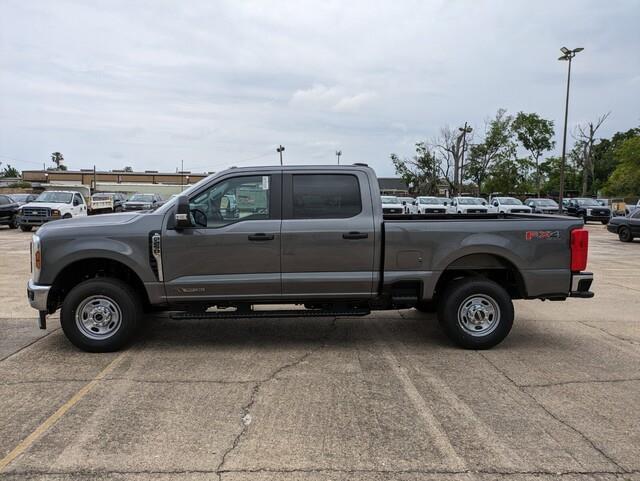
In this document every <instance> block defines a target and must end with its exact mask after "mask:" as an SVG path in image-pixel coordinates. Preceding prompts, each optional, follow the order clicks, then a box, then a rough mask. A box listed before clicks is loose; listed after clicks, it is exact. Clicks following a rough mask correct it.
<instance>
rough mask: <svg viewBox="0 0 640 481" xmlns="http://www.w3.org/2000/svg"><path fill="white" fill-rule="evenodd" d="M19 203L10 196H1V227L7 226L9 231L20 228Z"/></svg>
mask: <svg viewBox="0 0 640 481" xmlns="http://www.w3.org/2000/svg"><path fill="white" fill-rule="evenodd" d="M19 207H20V206H19V205H18V203H17V202H16V201H15V200H14V199H13V198H12V197H9V196H8V195H0V225H7V226H9V229H15V228H16V227H18V221H17V215H18V208H19Z"/></svg>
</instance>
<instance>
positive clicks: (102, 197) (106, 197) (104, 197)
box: [91, 194, 112, 200]
mask: <svg viewBox="0 0 640 481" xmlns="http://www.w3.org/2000/svg"><path fill="white" fill-rule="evenodd" d="M111 197H112V194H94V195H92V196H91V199H92V200H111Z"/></svg>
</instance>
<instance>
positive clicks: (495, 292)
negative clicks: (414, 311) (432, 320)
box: [438, 277, 514, 349]
mask: <svg viewBox="0 0 640 481" xmlns="http://www.w3.org/2000/svg"><path fill="white" fill-rule="evenodd" d="M513 317H514V311H513V303H512V302H511V297H510V296H509V293H508V292H507V291H506V290H505V289H504V288H502V287H501V286H500V285H499V284H497V283H495V282H493V281H491V280H489V279H485V278H480V277H473V278H465V279H460V280H456V281H453V282H452V283H451V284H450V285H449V286H448V287H447V288H446V290H445V292H444V295H442V296H441V297H440V302H439V303H438V319H439V320H440V324H441V325H442V327H443V329H444V331H445V332H446V334H447V336H448V337H449V339H451V340H452V341H453V342H455V343H456V344H458V345H459V346H461V347H464V348H465V349H489V348H491V347H493V346H495V345H496V344H499V343H500V342H501V341H502V340H503V339H504V338H505V337H507V335H508V334H509V331H511V327H512V326H513Z"/></svg>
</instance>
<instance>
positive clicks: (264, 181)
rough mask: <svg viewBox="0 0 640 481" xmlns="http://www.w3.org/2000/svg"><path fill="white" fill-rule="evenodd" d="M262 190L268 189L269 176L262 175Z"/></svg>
mask: <svg viewBox="0 0 640 481" xmlns="http://www.w3.org/2000/svg"><path fill="white" fill-rule="evenodd" d="M262 190H269V176H268V175H263V176H262Z"/></svg>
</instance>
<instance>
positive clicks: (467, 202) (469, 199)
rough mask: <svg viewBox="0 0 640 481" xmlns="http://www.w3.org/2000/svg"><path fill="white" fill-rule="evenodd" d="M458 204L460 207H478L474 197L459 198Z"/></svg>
mask: <svg viewBox="0 0 640 481" xmlns="http://www.w3.org/2000/svg"><path fill="white" fill-rule="evenodd" d="M458 204H460V205H478V204H479V202H478V199H476V198H474V197H459V198H458Z"/></svg>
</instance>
